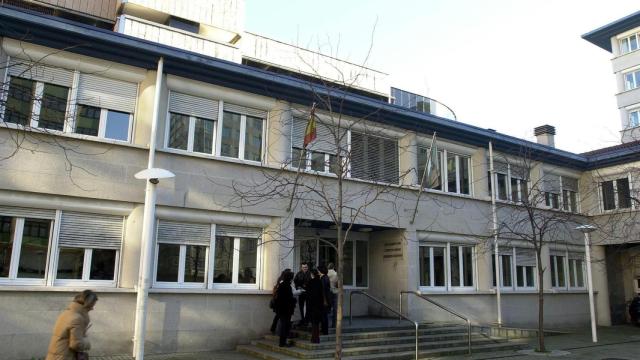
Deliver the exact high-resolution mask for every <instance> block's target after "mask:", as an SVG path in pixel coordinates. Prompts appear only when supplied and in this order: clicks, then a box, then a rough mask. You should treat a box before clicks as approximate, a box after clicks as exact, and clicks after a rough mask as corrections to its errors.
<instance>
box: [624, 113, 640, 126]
mask: <svg viewBox="0 0 640 360" xmlns="http://www.w3.org/2000/svg"><path fill="white" fill-rule="evenodd" d="M632 114H636V119H637V122H636V123H633V122H632V119H631V117H632ZM627 118H628V119H629V125H628V126H627V128H628V129H631V128H635V127H638V126H640V109H635V110H631V111H629V113H628V114H627Z"/></svg>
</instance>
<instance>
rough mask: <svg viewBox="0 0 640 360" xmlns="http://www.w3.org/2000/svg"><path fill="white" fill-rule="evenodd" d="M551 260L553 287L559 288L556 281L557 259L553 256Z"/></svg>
mask: <svg viewBox="0 0 640 360" xmlns="http://www.w3.org/2000/svg"><path fill="white" fill-rule="evenodd" d="M549 259H550V261H549V262H550V265H551V286H552V287H557V286H558V281H557V280H556V257H555V256H553V255H551V256H550V257H549Z"/></svg>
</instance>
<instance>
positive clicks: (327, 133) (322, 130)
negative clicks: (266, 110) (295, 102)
mask: <svg viewBox="0 0 640 360" xmlns="http://www.w3.org/2000/svg"><path fill="white" fill-rule="evenodd" d="M308 122H309V120H307V119H301V118H294V119H293V131H292V132H291V136H292V146H293V147H296V148H302V146H303V145H304V135H305V132H306V129H307V123H308ZM338 131H340V132H341V134H342V135H338V139H336V135H335V134H336V132H338ZM346 133H347V132H346V130H344V129H338V128H332V127H331V126H330V125H327V124H324V123H321V122H318V121H316V139H315V140H314V141H313V142H312V143H311V144H309V147H308V149H309V150H311V151H317V152H322V153H325V154H331V155H336V154H338V146H337V142H336V140H339V141H340V142H341V146H340V147H341V148H342V151H343V152H345V151H346V150H347V135H346Z"/></svg>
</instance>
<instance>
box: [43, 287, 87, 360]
mask: <svg viewBox="0 0 640 360" xmlns="http://www.w3.org/2000/svg"><path fill="white" fill-rule="evenodd" d="M96 302H98V296H97V295H96V293H94V292H93V291H91V290H85V291H83V292H81V293H80V294H78V295H76V296H75V297H74V298H73V301H72V302H71V304H69V306H68V307H67V309H66V310H65V311H63V312H62V314H60V316H58V319H57V320H56V324H55V325H54V326H53V334H52V335H51V341H50V342H49V349H48V350H47V357H46V358H45V360H86V359H88V358H89V357H88V355H87V351H88V350H89V349H91V343H90V342H89V338H88V337H87V330H88V329H89V327H90V326H91V323H90V319H89V311H91V310H93V307H94V306H95V305H96Z"/></svg>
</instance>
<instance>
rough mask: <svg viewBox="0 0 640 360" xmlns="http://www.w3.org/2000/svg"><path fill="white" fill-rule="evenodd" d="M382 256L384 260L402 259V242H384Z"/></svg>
mask: <svg viewBox="0 0 640 360" xmlns="http://www.w3.org/2000/svg"><path fill="white" fill-rule="evenodd" d="M382 258H383V260H385V261H387V260H396V259H402V242H401V241H394V242H387V243H384V250H383V255H382Z"/></svg>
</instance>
